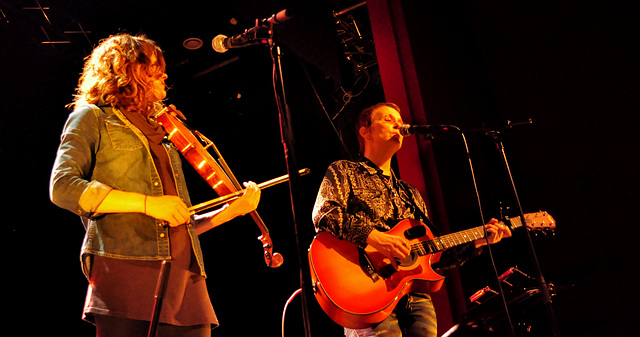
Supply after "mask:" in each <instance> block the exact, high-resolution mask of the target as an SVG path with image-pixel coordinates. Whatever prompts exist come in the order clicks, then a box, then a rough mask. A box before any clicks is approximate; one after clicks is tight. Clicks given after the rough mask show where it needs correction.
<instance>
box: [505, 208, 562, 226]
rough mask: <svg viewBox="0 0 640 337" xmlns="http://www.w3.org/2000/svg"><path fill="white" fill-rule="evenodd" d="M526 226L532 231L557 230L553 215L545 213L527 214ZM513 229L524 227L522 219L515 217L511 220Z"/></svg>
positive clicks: (525, 216)
mask: <svg viewBox="0 0 640 337" xmlns="http://www.w3.org/2000/svg"><path fill="white" fill-rule="evenodd" d="M524 218H525V222H526V226H527V228H528V229H529V230H531V231H534V230H535V231H537V230H546V231H553V230H555V229H556V221H555V220H554V219H553V217H552V216H551V214H549V213H547V212H545V211H539V212H535V213H527V214H525V215H524ZM509 221H510V222H511V227H512V228H518V227H521V226H522V222H521V221H520V217H514V218H511V219H509Z"/></svg>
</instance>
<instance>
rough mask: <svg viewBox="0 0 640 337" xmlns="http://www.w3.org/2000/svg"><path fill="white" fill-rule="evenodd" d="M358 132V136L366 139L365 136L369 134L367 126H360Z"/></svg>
mask: <svg viewBox="0 0 640 337" xmlns="http://www.w3.org/2000/svg"><path fill="white" fill-rule="evenodd" d="M358 134H360V137H362V139H367V136H368V135H369V128H367V127H366V126H361V127H360V129H359V130H358Z"/></svg>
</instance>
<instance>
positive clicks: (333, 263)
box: [309, 211, 555, 329]
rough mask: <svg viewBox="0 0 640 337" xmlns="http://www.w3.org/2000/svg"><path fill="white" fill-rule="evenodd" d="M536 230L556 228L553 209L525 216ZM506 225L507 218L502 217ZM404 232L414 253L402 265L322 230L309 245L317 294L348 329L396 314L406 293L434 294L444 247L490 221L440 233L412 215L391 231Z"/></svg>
mask: <svg viewBox="0 0 640 337" xmlns="http://www.w3.org/2000/svg"><path fill="white" fill-rule="evenodd" d="M525 220H526V221H525V222H526V224H524V226H526V227H527V228H529V229H530V230H542V229H554V228H555V220H554V219H553V217H551V215H550V214H548V213H547V212H542V211H541V212H537V213H529V214H526V215H525ZM505 221H508V222H509V223H510V227H511V228H512V229H515V228H518V227H522V226H523V224H522V221H521V220H520V217H516V218H511V219H508V220H505ZM501 223H502V224H504V222H501ZM387 233H389V234H391V235H397V236H404V237H405V238H406V239H407V240H409V242H410V243H411V253H410V254H409V256H408V257H407V258H406V259H405V260H404V261H396V264H397V266H398V268H397V269H396V267H395V266H394V264H393V263H392V262H391V261H390V260H389V259H388V258H386V257H385V256H383V255H382V254H381V253H380V252H378V251H377V250H375V248H373V247H371V246H367V247H366V248H365V249H362V248H359V247H358V246H357V245H355V244H353V243H351V242H348V241H345V240H340V239H338V238H336V237H334V236H333V235H332V234H330V233H328V232H321V233H319V234H318V235H316V237H315V238H314V239H313V241H312V243H311V246H310V247H309V268H310V269H311V280H312V287H313V291H314V295H315V297H316V299H317V300H318V303H319V304H320V306H321V307H322V309H323V310H324V312H325V313H326V314H327V315H328V316H329V317H330V318H331V319H332V320H333V321H334V322H336V323H338V324H339V325H341V326H344V327H347V328H354V329H359V328H365V327H369V326H371V325H373V324H375V323H378V322H380V321H382V320H384V319H385V318H386V317H387V316H389V315H390V314H391V312H392V311H393V309H394V308H395V306H396V304H397V303H398V301H399V300H400V298H401V297H402V296H403V295H405V294H407V293H409V292H427V293H433V292H436V291H438V290H439V289H440V287H441V286H442V283H443V282H444V276H441V275H439V274H438V273H436V272H435V271H434V270H433V268H432V267H431V265H432V264H434V263H435V262H437V261H438V260H439V259H440V255H441V254H442V251H443V250H445V249H448V248H452V247H454V246H458V245H462V244H465V243H469V242H472V241H474V240H476V239H480V238H484V237H485V230H484V226H479V227H475V228H471V229H467V230H464V231H460V232H456V233H452V234H447V235H443V236H440V237H434V236H433V234H432V232H431V230H430V229H429V227H428V226H427V225H425V224H424V223H422V222H420V221H418V220H413V219H407V220H402V221H400V222H399V223H398V224H397V225H396V226H395V227H394V228H393V229H391V230H390V231H389V232H387Z"/></svg>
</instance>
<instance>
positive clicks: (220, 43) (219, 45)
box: [211, 34, 229, 53]
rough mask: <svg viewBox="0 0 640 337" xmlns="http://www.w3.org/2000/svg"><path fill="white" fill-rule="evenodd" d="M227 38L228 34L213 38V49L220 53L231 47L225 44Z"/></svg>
mask: <svg viewBox="0 0 640 337" xmlns="http://www.w3.org/2000/svg"><path fill="white" fill-rule="evenodd" d="M226 38H227V36H226V35H222V34H220V35H218V36H216V37H214V38H213V40H211V47H213V50H215V51H216V52H218V53H224V52H226V51H227V50H229V48H227V47H226V46H225V45H224V40H225V39H226Z"/></svg>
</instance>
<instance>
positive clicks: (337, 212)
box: [313, 158, 479, 268]
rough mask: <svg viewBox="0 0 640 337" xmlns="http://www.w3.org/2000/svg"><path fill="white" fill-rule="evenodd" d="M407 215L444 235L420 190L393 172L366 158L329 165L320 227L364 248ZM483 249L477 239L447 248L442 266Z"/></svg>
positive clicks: (319, 201)
mask: <svg viewBox="0 0 640 337" xmlns="http://www.w3.org/2000/svg"><path fill="white" fill-rule="evenodd" d="M404 219H416V220H420V221H422V222H423V223H425V224H426V225H427V226H429V227H430V229H431V231H432V232H433V234H434V235H436V236H438V235H439V232H438V230H437V228H434V226H433V225H432V224H431V222H430V221H429V219H428V217H427V207H426V204H425V202H424V200H423V199H422V196H421V195H420V193H419V191H418V190H417V189H416V188H415V187H414V186H412V185H410V184H409V183H407V182H404V181H402V180H400V179H397V178H396V177H395V174H393V172H392V173H391V176H386V175H384V174H383V173H382V170H381V169H380V168H378V167H377V166H376V165H375V164H374V163H373V162H371V161H370V160H368V159H366V158H365V159H363V160H362V161H358V162H354V161H348V160H340V161H336V162H334V163H332V164H331V165H330V166H329V168H328V169H327V171H326V173H325V176H324V179H323V181H322V184H321V185H320V190H319V191H318V196H317V198H316V202H315V205H314V208H313V223H314V225H315V227H316V231H318V232H321V231H327V232H330V233H331V234H333V235H334V236H335V237H337V238H340V239H342V240H347V241H349V242H352V243H354V244H356V245H358V246H360V247H362V248H364V247H365V246H366V245H367V243H366V240H367V236H368V235H369V233H371V231H373V230H374V229H377V230H379V231H381V232H386V231H388V230H390V229H391V228H393V226H395V225H396V224H397V223H398V222H400V221H401V220H404ZM474 250H475V252H474ZM478 253H479V250H476V249H475V247H474V245H473V244H472V243H471V244H466V245H463V246H459V247H456V248H453V249H449V250H447V251H445V252H443V255H442V257H441V259H440V263H439V264H438V265H439V267H441V268H442V267H453V266H457V265H461V264H462V263H463V262H464V261H466V260H467V259H468V258H469V257H470V256H472V255H477V254H478ZM434 267H436V266H434Z"/></svg>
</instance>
